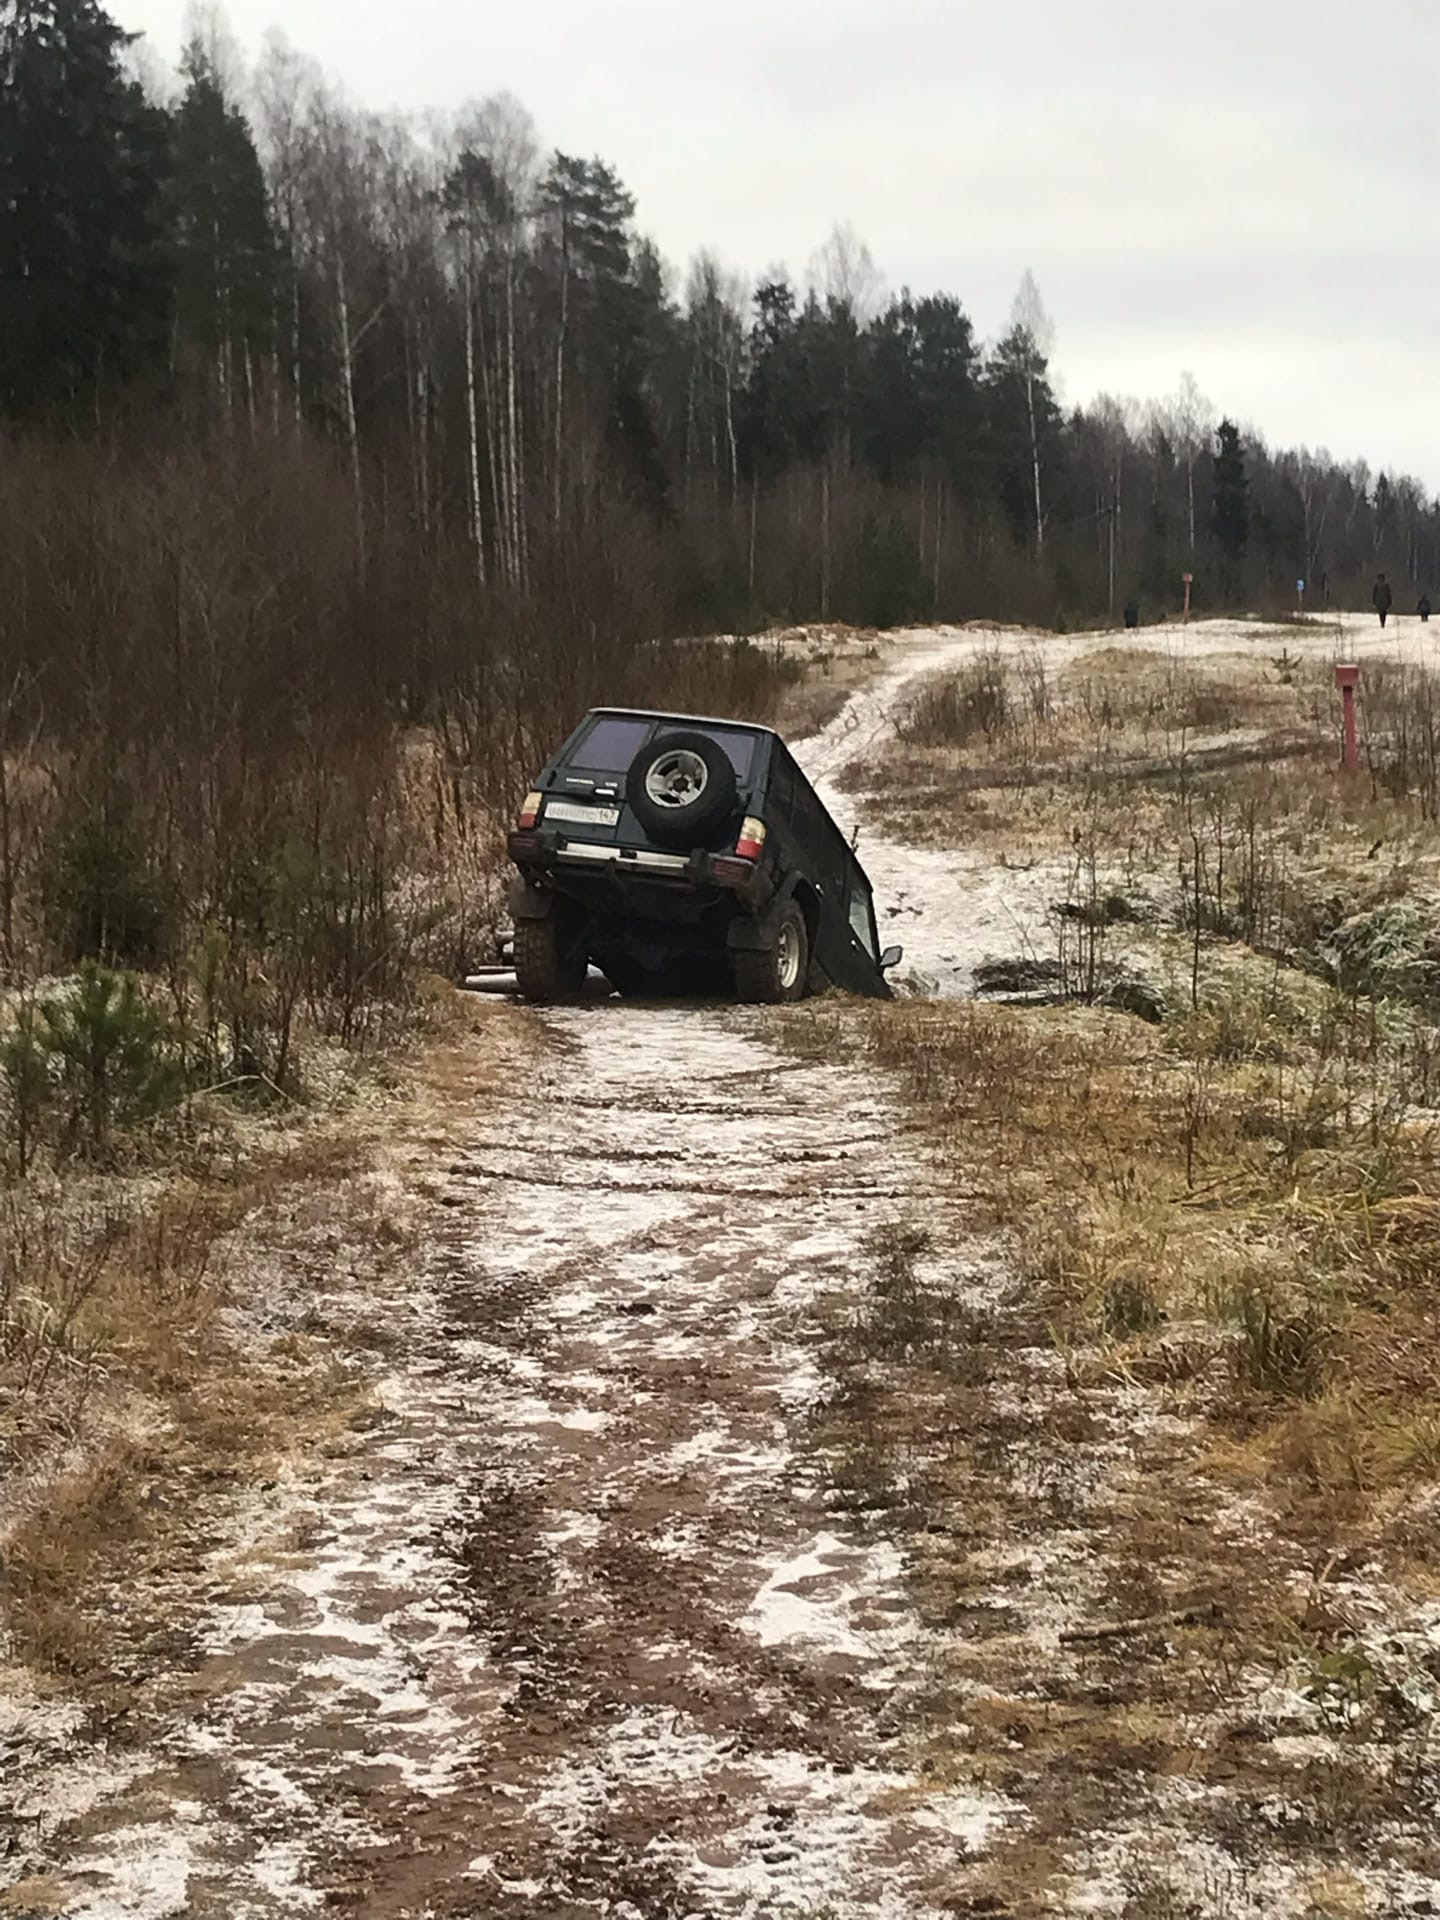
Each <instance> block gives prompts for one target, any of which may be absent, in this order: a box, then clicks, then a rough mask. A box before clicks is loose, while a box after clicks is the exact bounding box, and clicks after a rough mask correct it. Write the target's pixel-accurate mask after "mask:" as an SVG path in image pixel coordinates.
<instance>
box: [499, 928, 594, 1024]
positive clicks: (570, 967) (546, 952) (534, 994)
mask: <svg viewBox="0 0 1440 1920" xmlns="http://www.w3.org/2000/svg"><path fill="white" fill-rule="evenodd" d="M588 967H589V962H588V960H587V959H586V955H585V950H584V948H583V947H581V946H579V945H578V943H577V942H576V941H575V940H574V939H573V937H572V938H569V939H567V938H566V936H565V930H564V928H563V927H562V926H561V925H560V922H559V921H558V920H557V919H556V918H555V916H554V915H551V916H550V917H549V918H548V919H545V920H521V921H519V922H518V923H517V925H516V928H515V978H516V980H517V981H518V982H519V985H520V992H521V994H522V995H523V996H524V998H525V999H527V1000H533V1001H535V1002H536V1003H537V1004H539V1005H541V1006H545V1005H548V1004H549V1003H550V1002H552V1001H555V1000H575V999H578V998H579V995H580V990H581V988H582V987H583V986H584V985H585V976H586V973H587V971H588Z"/></svg>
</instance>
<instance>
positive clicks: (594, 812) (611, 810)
mask: <svg viewBox="0 0 1440 1920" xmlns="http://www.w3.org/2000/svg"><path fill="white" fill-rule="evenodd" d="M545 818H546V819H547V820H573V821H574V822H575V824H576V825H577V826H580V827H616V826H619V824H620V809H619V808H618V807H581V806H576V805H574V804H573V803H572V802H571V801H569V800H550V801H547V802H546V806H545Z"/></svg>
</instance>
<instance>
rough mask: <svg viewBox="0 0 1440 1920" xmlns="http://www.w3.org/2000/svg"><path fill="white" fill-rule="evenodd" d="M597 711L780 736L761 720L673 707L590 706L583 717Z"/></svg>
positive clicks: (609, 714) (589, 716) (692, 725)
mask: <svg viewBox="0 0 1440 1920" xmlns="http://www.w3.org/2000/svg"><path fill="white" fill-rule="evenodd" d="M597 713H603V714H605V715H606V716H607V718H612V717H613V718H616V719H621V720H681V721H683V722H684V723H685V725H686V726H687V727H732V728H742V729H743V730H744V731H745V732H747V733H768V734H769V735H770V736H771V738H772V739H775V740H778V739H779V738H780V736H779V734H778V733H776V731H775V729H774V727H767V726H764V725H763V724H762V723H761V722H760V721H759V720H735V719H729V720H727V719H725V718H723V717H722V716H721V715H720V714H716V713H676V712H675V711H674V709H673V708H671V707H588V708H587V709H586V710H585V713H584V715H583V716H582V718H583V719H585V720H590V719H593V718H594V716H595V715H596V714H597Z"/></svg>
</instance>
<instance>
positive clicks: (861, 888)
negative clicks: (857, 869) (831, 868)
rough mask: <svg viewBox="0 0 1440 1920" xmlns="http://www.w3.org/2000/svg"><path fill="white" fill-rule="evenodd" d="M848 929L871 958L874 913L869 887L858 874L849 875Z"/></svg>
mask: <svg viewBox="0 0 1440 1920" xmlns="http://www.w3.org/2000/svg"><path fill="white" fill-rule="evenodd" d="M850 931H851V932H852V933H853V934H854V936H855V938H856V939H857V940H858V941H859V942H860V944H861V946H862V947H863V948H864V949H865V951H866V953H868V954H869V956H870V958H871V959H872V960H875V959H878V958H879V955H878V954H877V953H876V951H875V913H874V909H873V907H872V906H871V904H870V889H869V887H867V886H866V884H865V882H864V881H863V880H862V879H861V878H860V876H859V874H858V873H856V874H852V875H851V876H850Z"/></svg>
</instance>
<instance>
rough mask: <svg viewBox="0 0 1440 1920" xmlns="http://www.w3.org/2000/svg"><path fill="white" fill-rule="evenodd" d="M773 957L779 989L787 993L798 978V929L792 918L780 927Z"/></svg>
mask: <svg viewBox="0 0 1440 1920" xmlns="http://www.w3.org/2000/svg"><path fill="white" fill-rule="evenodd" d="M775 959H776V966H777V970H778V972H779V975H780V986H781V990H782V991H783V992H785V993H788V992H789V991H790V989H791V987H793V986H794V985H795V982H796V981H797V980H798V979H799V978H800V930H799V928H798V927H797V926H796V925H795V922H794V921H793V920H787V921H786V922H785V924H784V925H783V926H782V927H781V929H780V937H779V938H778V939H777V940H776V942H775Z"/></svg>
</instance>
